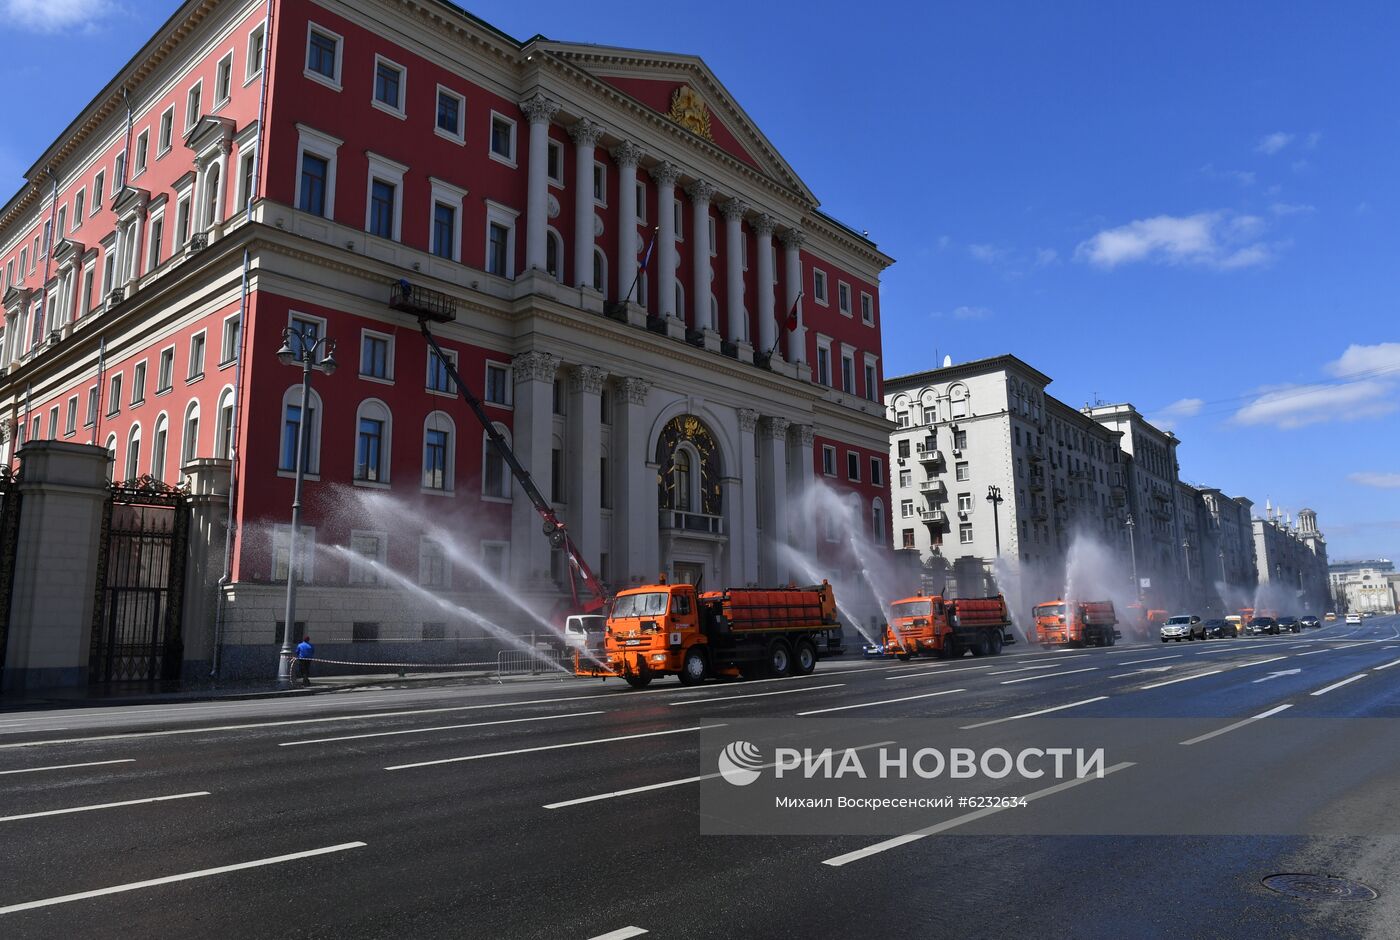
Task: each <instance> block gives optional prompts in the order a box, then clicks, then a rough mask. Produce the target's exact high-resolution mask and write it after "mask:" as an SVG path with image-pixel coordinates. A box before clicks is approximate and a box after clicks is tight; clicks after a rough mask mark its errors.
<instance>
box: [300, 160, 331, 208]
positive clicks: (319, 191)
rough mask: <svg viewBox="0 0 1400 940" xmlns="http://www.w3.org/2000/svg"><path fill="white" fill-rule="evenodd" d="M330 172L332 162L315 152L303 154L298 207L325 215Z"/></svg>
mask: <svg viewBox="0 0 1400 940" xmlns="http://www.w3.org/2000/svg"><path fill="white" fill-rule="evenodd" d="M329 172H330V162H329V161H328V160H325V159H324V158H322V157H318V156H316V155H315V154H314V153H310V152H303V153H302V155H301V194H300V198H298V200H297V208H298V209H300V210H301V211H303V212H310V213H311V214H312V215H319V216H322V217H324V216H325V214H326V178H327V175H328V174H329Z"/></svg>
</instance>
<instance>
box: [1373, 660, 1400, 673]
mask: <svg viewBox="0 0 1400 940" xmlns="http://www.w3.org/2000/svg"><path fill="white" fill-rule="evenodd" d="M1397 665H1400V659H1392V660H1391V661H1390V662H1388V663H1386V664H1385V665H1384V666H1377V667H1376V669H1377V670H1381V669H1389V668H1390V667H1391V666H1397Z"/></svg>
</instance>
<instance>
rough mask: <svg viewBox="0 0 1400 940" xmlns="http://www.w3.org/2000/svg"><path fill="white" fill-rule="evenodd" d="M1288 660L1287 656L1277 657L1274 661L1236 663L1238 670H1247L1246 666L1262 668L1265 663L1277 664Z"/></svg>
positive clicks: (1257, 660) (1258, 660)
mask: <svg viewBox="0 0 1400 940" xmlns="http://www.w3.org/2000/svg"><path fill="white" fill-rule="evenodd" d="M1287 658H1288V657H1287V656H1275V657H1274V658H1273V659H1256V660H1254V661H1253V662H1248V663H1235V668H1236V669H1243V668H1245V667H1246V666H1262V665H1264V664H1265V663H1276V662H1278V661H1279V660H1280V659H1287Z"/></svg>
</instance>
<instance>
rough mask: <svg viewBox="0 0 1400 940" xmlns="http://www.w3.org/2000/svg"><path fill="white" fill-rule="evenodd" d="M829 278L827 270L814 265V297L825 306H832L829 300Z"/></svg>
mask: <svg viewBox="0 0 1400 940" xmlns="http://www.w3.org/2000/svg"><path fill="white" fill-rule="evenodd" d="M827 281H828V278H827V276H826V271H824V270H822V269H821V268H818V267H816V266H813V268H812V299H813V300H814V301H816V302H817V303H818V304H820V305H821V306H823V307H829V306H831V304H830V302H829V301H828V300H827V293H828V291H827V287H828V283H827Z"/></svg>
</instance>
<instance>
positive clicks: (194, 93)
mask: <svg viewBox="0 0 1400 940" xmlns="http://www.w3.org/2000/svg"><path fill="white" fill-rule="evenodd" d="M203 94H204V85H203V83H202V82H195V83H194V87H193V88H191V89H190V90H189V92H188V93H187V94H186V95H185V129H186V130H189V129H190V128H191V127H194V126H195V125H196V124H198V123H199V119H200V118H201V117H203V116H204V115H203V113H202V112H201V111H200V108H201V107H202V105H201V103H200V98H201V97H202V96H203ZM117 178H118V179H120V178H121V174H120V173H118V174H117Z"/></svg>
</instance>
